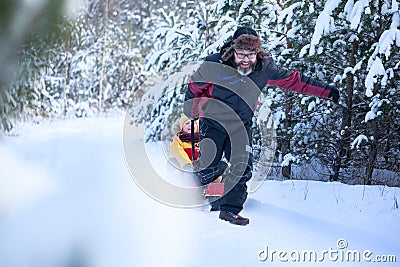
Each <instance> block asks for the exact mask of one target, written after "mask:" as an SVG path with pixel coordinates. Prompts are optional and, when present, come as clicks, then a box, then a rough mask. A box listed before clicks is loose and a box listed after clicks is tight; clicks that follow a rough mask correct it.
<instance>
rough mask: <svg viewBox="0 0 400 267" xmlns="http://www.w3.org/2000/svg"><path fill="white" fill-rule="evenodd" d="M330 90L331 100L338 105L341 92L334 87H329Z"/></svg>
mask: <svg viewBox="0 0 400 267" xmlns="http://www.w3.org/2000/svg"><path fill="white" fill-rule="evenodd" d="M328 89H329V90H330V92H329V99H331V100H332V101H333V102H335V103H336V104H337V103H338V102H339V98H340V92H339V90H338V89H336V88H335V87H333V86H328Z"/></svg>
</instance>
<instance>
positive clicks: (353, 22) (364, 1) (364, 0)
mask: <svg viewBox="0 0 400 267" xmlns="http://www.w3.org/2000/svg"><path fill="white" fill-rule="evenodd" d="M369 2H370V0H359V1H357V2H356V3H355V4H354V7H353V9H352V10H351V13H350V17H348V20H349V21H350V28H351V29H353V30H355V29H357V27H358V26H359V24H360V21H361V15H362V13H363V12H364V10H365V9H366V7H367V6H368V4H369ZM367 10H369V9H367ZM366 12H370V11H366Z"/></svg>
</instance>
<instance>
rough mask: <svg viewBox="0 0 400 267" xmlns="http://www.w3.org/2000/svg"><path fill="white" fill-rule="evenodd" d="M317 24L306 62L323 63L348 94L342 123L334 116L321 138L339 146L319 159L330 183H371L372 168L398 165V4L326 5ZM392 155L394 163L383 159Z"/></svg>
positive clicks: (320, 154)
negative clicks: (328, 176) (396, 91)
mask: <svg viewBox="0 0 400 267" xmlns="http://www.w3.org/2000/svg"><path fill="white" fill-rule="evenodd" d="M315 25H316V26H315V29H314V34H313V38H312V40H311V42H310V44H309V45H307V46H305V47H304V49H303V51H304V52H303V53H302V54H303V55H305V56H307V58H308V60H307V61H309V60H312V61H313V62H315V63H318V61H320V60H323V63H321V65H320V66H321V67H322V68H321V67H320V69H321V70H323V71H322V73H323V74H324V75H325V76H326V77H330V78H331V77H332V75H336V77H335V82H336V83H337V84H338V85H339V86H340V87H342V88H343V89H344V90H342V103H341V106H342V112H341V114H340V118H338V119H340V120H338V121H339V122H341V124H340V125H339V127H338V128H335V127H336V126H337V124H336V123H335V121H334V120H336V118H335V116H336V115H337V112H334V113H333V114H332V115H330V116H329V117H328V119H329V120H327V121H326V122H327V123H326V126H327V128H326V130H328V131H322V133H325V134H323V135H320V136H321V137H322V140H324V141H325V142H327V143H326V144H337V145H335V146H333V147H332V146H329V145H324V146H320V148H323V149H322V150H317V152H318V153H317V154H316V156H317V158H318V159H320V160H321V161H322V162H323V163H325V164H326V165H327V166H330V167H331V168H332V170H333V173H332V175H331V179H332V180H344V181H347V182H349V180H350V179H353V178H357V179H361V181H362V182H364V183H366V184H370V183H371V182H372V178H373V171H374V169H376V168H386V169H388V168H389V167H390V166H388V164H386V163H387V161H388V160H389V158H390V160H391V161H392V163H396V162H398V158H396V155H398V151H397V147H398V138H397V137H395V135H394V132H393V131H392V129H396V128H398V94H396V93H394V92H395V90H396V89H395V88H396V85H395V81H396V79H398V71H397V73H396V71H395V70H397V69H398V67H399V66H398V57H399V55H398V53H396V52H395V51H396V46H397V47H398V46H399V41H397V40H398V37H396V36H398V32H399V29H398V28H399V12H398V3H397V2H396V1H356V2H354V1H324V3H323V10H322V11H321V12H319V16H318V19H317V22H316V24H315ZM306 53H308V55H307V54H306ZM318 64H320V62H319V63H318ZM316 70H318V69H316ZM335 72H336V73H335ZM389 98H390V100H389ZM326 111H327V112H332V111H329V110H326ZM389 115H390V116H389ZM332 119H334V120H332ZM307 125H308V123H307ZM311 125H312V124H311ZM329 131H331V133H332V135H331V136H329ZM364 137H365V138H364ZM392 141H393V142H392ZM389 147H395V149H391V148H389ZM389 150H391V155H394V156H395V158H391V157H385V154H386V153H387V152H388V151H389ZM384 162H386V163H385V164H386V165H385V164H383V163H384ZM392 166H393V165H392ZM397 169H398V168H397ZM392 170H393V169H392ZM352 182H354V181H352ZM356 182H357V181H356Z"/></svg>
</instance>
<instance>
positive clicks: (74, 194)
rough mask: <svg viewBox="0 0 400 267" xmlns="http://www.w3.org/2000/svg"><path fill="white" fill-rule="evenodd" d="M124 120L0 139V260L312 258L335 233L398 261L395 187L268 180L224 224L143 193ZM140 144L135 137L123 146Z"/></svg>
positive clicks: (56, 125) (227, 262)
mask: <svg viewBox="0 0 400 267" xmlns="http://www.w3.org/2000/svg"><path fill="white" fill-rule="evenodd" d="M122 127H123V118H121V117H112V118H92V119H85V120H66V121H56V122H53V123H43V125H25V126H24V127H23V128H22V130H21V132H20V134H19V135H17V136H3V137H0V162H3V163H4V162H5V163H7V164H6V165H2V166H1V168H2V174H1V178H0V185H1V186H0V193H1V194H0V236H1V237H2V238H1V239H0V266H13V267H19V266H21V267H27V266H76V265H79V264H80V266H94V267H102V266H105V267H109V266H121V267H124V266H171V267H172V266H174V267H176V266H185V267H188V266H190V267H192V266H205V265H207V266H211V267H213V266H265V265H268V266H284V265H288V264H290V265H291V266H292V265H293V266H309V265H310V262H307V261H306V262H293V261H291V260H289V262H281V260H280V259H279V258H278V256H277V254H275V255H273V257H274V258H273V259H271V257H269V258H268V259H266V260H265V261H260V260H259V259H258V257H259V256H260V254H259V252H260V251H261V250H264V249H265V248H266V247H268V249H269V253H271V251H273V250H275V251H280V250H284V251H286V252H287V253H290V252H291V251H294V250H298V251H300V252H302V251H304V250H315V251H316V252H317V253H318V257H320V256H321V255H320V254H321V253H322V251H323V250H328V249H330V248H331V249H336V250H338V246H337V244H336V242H337V241H338V240H339V239H341V238H344V239H345V240H346V241H347V242H348V248H346V249H349V250H360V251H364V250H371V251H372V252H373V253H374V254H373V255H377V254H380V255H396V256H397V261H399V260H400V258H399V257H400V251H399V247H400V246H399V244H400V229H399V227H398V225H399V221H400V220H399V219H400V213H399V210H398V209H392V206H393V202H394V198H395V197H396V196H398V194H399V193H400V192H399V189H398V188H384V187H361V186H347V185H342V184H339V183H321V182H312V181H308V182H307V181H283V182H281V181H267V182H265V183H264V185H263V186H262V187H261V188H260V189H259V190H258V191H257V192H255V193H254V194H251V195H249V198H248V201H247V202H246V205H245V209H244V211H243V215H244V216H248V217H249V218H250V225H248V226H246V227H241V226H234V225H230V224H228V223H226V222H223V221H220V220H218V212H208V208H207V207H202V208H197V209H178V208H172V207H169V206H166V205H163V204H160V203H159V202H157V201H155V200H153V199H151V198H149V197H148V196H147V195H146V194H144V193H143V192H142V191H141V190H140V189H139V188H138V187H137V186H136V184H135V183H134V182H133V179H132V177H131V176H130V174H129V172H128V170H127V168H126V165H125V162H124V155H123V145H122ZM140 142H142V141H141V136H140V135H135V136H133V140H132V143H131V145H132V147H134V146H135V144H136V145H138V144H139V143H140ZM138 156H140V155H138ZM138 160H139V158H138ZM346 249H345V250H346ZM261 256H265V254H261ZM269 256H271V255H269ZM288 257H289V256H288V255H286V259H288ZM311 264H318V265H321V266H337V265H338V264H341V265H345V266H397V264H398V263H378V262H368V264H367V265H366V263H365V262H341V261H340V260H336V261H332V260H329V258H328V257H325V259H324V261H323V262H318V263H314V262H312V263H311Z"/></svg>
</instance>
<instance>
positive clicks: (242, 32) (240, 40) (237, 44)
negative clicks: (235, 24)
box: [221, 27, 269, 61]
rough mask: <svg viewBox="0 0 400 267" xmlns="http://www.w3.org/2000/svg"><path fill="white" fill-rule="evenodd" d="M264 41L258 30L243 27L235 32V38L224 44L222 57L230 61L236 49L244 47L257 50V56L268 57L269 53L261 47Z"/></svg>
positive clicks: (244, 48)
mask: <svg viewBox="0 0 400 267" xmlns="http://www.w3.org/2000/svg"><path fill="white" fill-rule="evenodd" d="M261 45H262V42H261V39H260V37H259V36H258V34H257V32H256V31H255V30H253V29H252V28H249V27H241V28H239V29H237V30H236V31H235V33H234V34H233V39H232V41H230V42H229V43H228V44H226V45H225V46H223V48H222V50H221V58H222V60H224V61H228V60H230V59H231V58H232V56H233V52H234V51H235V49H243V50H248V51H255V52H256V53H257V58H266V57H268V56H269V53H268V52H266V51H264V50H263V49H262V48H261Z"/></svg>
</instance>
